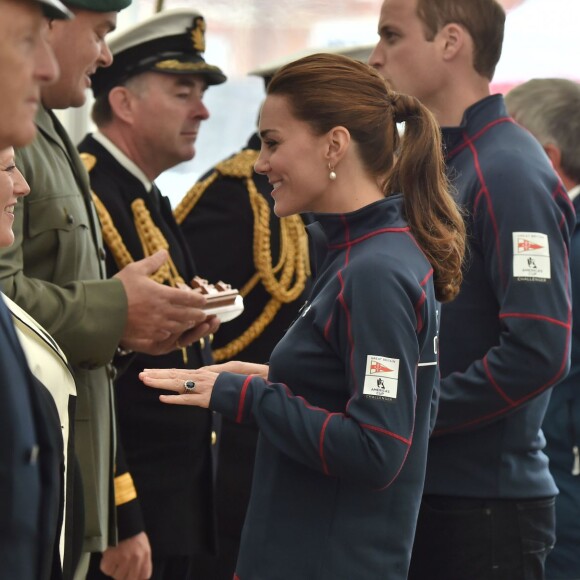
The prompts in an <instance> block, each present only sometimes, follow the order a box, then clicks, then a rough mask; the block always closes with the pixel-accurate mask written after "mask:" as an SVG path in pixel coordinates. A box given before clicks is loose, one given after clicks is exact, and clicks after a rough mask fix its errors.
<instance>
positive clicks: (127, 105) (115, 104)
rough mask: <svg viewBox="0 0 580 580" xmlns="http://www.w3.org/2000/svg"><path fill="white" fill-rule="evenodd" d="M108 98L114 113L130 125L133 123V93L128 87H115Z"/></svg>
mask: <svg viewBox="0 0 580 580" xmlns="http://www.w3.org/2000/svg"><path fill="white" fill-rule="evenodd" d="M108 99H109V105H110V106H111V110H112V111H113V115H114V116H115V117H118V118H119V119H120V120H121V121H124V122H125V123H128V124H129V125H130V124H132V123H133V100H134V95H133V93H132V92H131V91H130V90H129V89H128V88H127V87H122V86H119V87H113V88H112V89H111V91H110V92H109V95H108Z"/></svg>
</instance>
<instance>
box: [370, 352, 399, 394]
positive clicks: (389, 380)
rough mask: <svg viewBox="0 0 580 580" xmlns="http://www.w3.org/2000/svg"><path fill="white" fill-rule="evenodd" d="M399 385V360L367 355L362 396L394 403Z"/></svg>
mask: <svg viewBox="0 0 580 580" xmlns="http://www.w3.org/2000/svg"><path fill="white" fill-rule="evenodd" d="M398 384H399V359H398V358H388V357H384V356H375V355H370V354H369V355H367V366H366V371H365V381H364V388H363V396H365V397H367V398H369V399H378V400H382V401H394V400H395V399H396V398H397V386H398Z"/></svg>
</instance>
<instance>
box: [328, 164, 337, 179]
mask: <svg viewBox="0 0 580 580" xmlns="http://www.w3.org/2000/svg"><path fill="white" fill-rule="evenodd" d="M328 169H329V170H330V172H329V174H328V179H330V180H331V181H334V180H335V179H336V172H335V171H334V168H333V167H331V166H330V163H329V164H328Z"/></svg>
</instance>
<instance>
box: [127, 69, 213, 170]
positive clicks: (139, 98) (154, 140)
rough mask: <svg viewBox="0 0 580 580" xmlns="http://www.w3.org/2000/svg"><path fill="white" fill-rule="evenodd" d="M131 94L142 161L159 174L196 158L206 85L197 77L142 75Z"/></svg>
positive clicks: (134, 128) (205, 112)
mask: <svg viewBox="0 0 580 580" xmlns="http://www.w3.org/2000/svg"><path fill="white" fill-rule="evenodd" d="M137 82H138V85H137V87H138V89H137V91H133V98H132V101H133V105H132V114H133V119H132V131H133V137H134V140H135V142H136V143H137V145H138V147H139V148H140V150H141V154H142V156H143V157H144V158H146V159H150V161H149V163H151V164H153V165H154V166H155V167H156V170H157V172H158V173H161V171H164V170H166V169H169V168H170V167H173V166H174V165H177V164H178V163H181V162H182V161H187V160H189V159H191V158H192V157H193V156H194V155H195V141H196V139H197V136H198V133H199V129H200V125H201V123H202V121H204V120H205V119H207V118H208V117H209V112H208V110H207V109H206V107H205V105H204V103H203V96H204V93H205V90H206V88H207V84H206V81H205V80H204V78H203V77H201V76H198V75H168V74H160V73H152V72H151V73H143V74H142V75H140V77H139V78H138V81H137Z"/></svg>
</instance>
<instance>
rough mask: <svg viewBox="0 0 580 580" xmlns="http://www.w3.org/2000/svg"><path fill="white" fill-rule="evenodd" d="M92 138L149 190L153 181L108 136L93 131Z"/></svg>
mask: <svg viewBox="0 0 580 580" xmlns="http://www.w3.org/2000/svg"><path fill="white" fill-rule="evenodd" d="M93 139H94V140H95V141H97V142H98V143H100V144H101V145H102V146H103V147H104V148H105V149H106V150H107V151H108V152H109V153H110V154H111V155H112V156H113V157H114V158H115V159H116V160H117V161H118V162H119V163H120V164H121V165H122V166H123V167H124V168H125V169H126V170H127V171H128V172H129V173H131V174H133V175H134V176H135V177H136V178H137V179H138V180H139V181H140V182H141V183H142V184H143V187H145V189H146V190H147V191H151V188H152V187H153V182H152V181H150V180H149V179H148V178H147V176H146V175H145V173H143V171H141V169H139V167H138V166H137V164H136V163H134V162H133V161H131V159H129V158H128V157H127V155H125V153H123V152H122V151H121V150H120V149H119V148H118V147H117V146H116V145H115V144H114V143H113V142H112V141H111V140H110V139H109V138H108V137H105V135H103V134H102V133H100V132H99V131H96V132H95V133H93Z"/></svg>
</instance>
